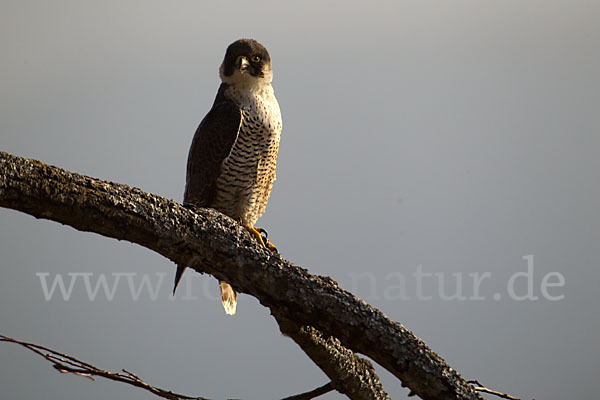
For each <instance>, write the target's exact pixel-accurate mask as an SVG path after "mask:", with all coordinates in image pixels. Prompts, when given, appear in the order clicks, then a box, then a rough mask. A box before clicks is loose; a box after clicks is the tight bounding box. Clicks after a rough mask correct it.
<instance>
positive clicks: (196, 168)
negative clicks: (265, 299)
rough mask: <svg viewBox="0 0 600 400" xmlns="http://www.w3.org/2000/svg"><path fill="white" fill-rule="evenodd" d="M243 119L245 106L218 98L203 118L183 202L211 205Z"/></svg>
mask: <svg viewBox="0 0 600 400" xmlns="http://www.w3.org/2000/svg"><path fill="white" fill-rule="evenodd" d="M221 92H222V89H220V90H219V94H218V95H217V101H218V100H219V97H220V95H221ZM241 123H242V110H240V108H239V107H238V106H237V105H236V104H235V103H233V102H230V101H223V102H219V103H217V102H215V104H214V105H213V107H212V108H211V110H210V111H209V112H208V114H206V117H204V119H203V120H202V122H200V126H198V129H197V130H196V134H195V135H194V139H193V140H192V146H191V147H190V152H189V154H188V163H187V178H186V183H185V193H184V194H183V204H184V205H192V206H196V207H210V205H211V203H212V200H213V198H214V197H215V192H216V183H217V178H218V177H219V175H220V174H221V165H222V163H223V160H224V159H225V158H226V157H227V156H228V155H229V154H230V153H231V149H232V148H233V144H234V143H235V141H236V140H237V137H238V133H239V130H240V125H241ZM185 268H186V266H185V265H178V266H177V272H176V273H175V285H174V286H173V295H175V290H176V289H177V285H178V284H179V281H180V280H181V277H182V276H183V272H184V271H185ZM234 296H235V293H234Z"/></svg>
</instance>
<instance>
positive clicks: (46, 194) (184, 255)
mask: <svg viewBox="0 0 600 400" xmlns="http://www.w3.org/2000/svg"><path fill="white" fill-rule="evenodd" d="M0 206H3V207H7V208H12V209H15V210H19V211H22V212H25V213H28V214H31V215H33V216H35V217H37V218H45V219H50V220H53V221H57V222H60V223H63V224H67V225H70V226H72V227H74V228H76V229H78V230H81V231H87V232H96V233H99V234H101V235H104V236H108V237H112V238H115V239H119V240H128V241H130V242H133V243H137V244H140V245H142V246H144V247H147V248H149V249H151V250H154V251H155V252H157V253H159V254H161V255H163V256H165V257H167V258H168V259H170V260H172V261H173V262H175V263H177V264H183V265H188V266H190V267H192V268H193V269H195V270H196V271H198V272H202V273H209V274H211V275H213V276H215V277H216V278H218V279H223V280H226V281H227V282H230V284H231V285H232V286H233V288H234V289H235V290H236V291H238V292H241V293H247V294H250V295H252V296H254V297H256V298H257V299H258V300H259V301H260V302H261V304H263V305H264V306H266V307H269V308H270V310H271V312H272V314H273V315H274V316H275V317H276V318H278V317H283V318H286V319H288V320H291V321H295V322H296V323H297V324H299V325H302V326H304V325H306V326H312V327H314V328H315V329H318V330H319V331H321V332H322V333H323V334H325V335H326V336H334V337H336V338H338V339H339V341H340V343H341V345H343V346H344V347H347V348H349V349H351V350H352V351H354V352H357V353H362V354H365V355H367V356H369V357H370V358H371V359H373V360H374V361H376V362H377V363H379V364H380V365H381V366H383V367H384V368H386V369H387V370H388V371H390V372H391V373H392V374H394V375H395V376H396V377H398V378H399V379H400V380H401V381H402V384H403V385H404V386H407V387H409V388H410V389H411V391H412V392H413V393H415V394H417V395H418V396H420V397H421V398H423V399H481V397H480V396H479V395H478V394H477V392H476V391H475V390H474V389H473V387H472V386H471V385H469V384H468V383H467V382H466V381H465V380H464V379H462V378H461V377H460V375H459V374H458V373H457V372H456V371H455V370H454V369H452V368H450V366H448V365H447V364H446V362H445V361H444V360H443V359H442V358H441V357H439V356H438V355H437V354H436V353H434V352H433V351H432V350H431V349H430V348H429V347H427V345H426V344H425V343H424V342H423V341H422V340H420V339H419V338H417V337H416V336H415V335H414V334H413V333H412V332H410V331H409V330H407V329H406V328H404V327H403V326H402V325H401V324H399V323H398V322H395V321H392V320H390V319H389V318H387V317H386V316H385V315H384V314H383V313H382V312H381V311H379V310H377V309H375V308H373V307H371V306H370V305H368V304H367V303H365V302H364V301H362V300H360V299H358V298H356V297H355V296H353V295H352V294H351V293H349V292H347V291H345V290H343V289H341V288H339V287H338V285H337V283H336V282H335V281H334V280H332V279H331V278H329V277H321V276H315V275H311V274H309V273H308V271H307V270H305V269H303V268H300V267H297V266H295V265H293V264H291V263H289V262H288V261H285V260H283V259H282V258H281V256H280V255H279V254H272V253H271V252H270V251H268V250H267V249H265V248H263V247H260V246H259V245H258V244H257V243H256V242H255V241H254V239H253V238H252V237H251V236H250V234H249V233H248V232H247V231H246V230H244V229H243V228H242V227H241V226H240V225H239V224H238V223H236V222H235V221H234V220H232V219H230V218H228V217H226V216H224V215H223V214H220V213H218V212H216V211H214V210H211V209H198V210H196V212H192V211H190V210H187V209H185V208H184V207H182V206H181V205H179V204H178V203H176V202H174V201H172V200H167V199H165V198H162V197H160V196H156V195H152V194H149V193H145V192H143V191H141V190H140V189H137V188H131V187H129V186H126V185H122V184H118V183H110V182H105V181H101V180H97V179H94V178H90V177H85V176H82V175H79V174H74V173H70V172H68V171H65V170H63V169H60V168H56V167H51V166H48V165H45V164H42V163H40V162H38V161H33V160H28V159H25V158H21V157H16V156H12V155H10V154H8V153H0Z"/></svg>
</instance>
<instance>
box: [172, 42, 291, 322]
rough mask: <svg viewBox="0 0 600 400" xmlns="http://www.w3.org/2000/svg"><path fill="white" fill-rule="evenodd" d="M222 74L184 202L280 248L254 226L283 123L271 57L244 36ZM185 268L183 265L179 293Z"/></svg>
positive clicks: (195, 143) (231, 305) (194, 153)
mask: <svg viewBox="0 0 600 400" xmlns="http://www.w3.org/2000/svg"><path fill="white" fill-rule="evenodd" d="M219 74H220V76H221V86H220V87H219V91H218V92H217V96H216V98H215V101H214V103H213V106H212V108H211V110H210V111H209V112H208V114H206V116H205V117H204V119H203V120H202V122H200V126H198V129H197V130H196V134H195V135H194V139H193V140H192V145H191V147H190V151H189V155H188V164H187V179H186V185H185V193H184V196H183V197H184V199H183V204H184V205H185V206H191V207H210V208H214V209H216V210H217V211H220V212H222V213H224V214H226V215H228V216H229V217H231V218H233V219H235V220H237V221H239V222H240V223H241V224H242V226H243V227H244V228H246V229H247V230H248V231H249V232H250V233H252V234H253V236H254V237H255V238H256V239H257V240H258V241H259V242H260V243H261V244H263V245H265V246H267V247H268V248H270V249H271V250H272V251H276V250H275V247H274V246H273V245H272V244H271V243H269V242H268V241H266V237H265V239H264V240H263V236H262V235H261V232H264V231H263V230H261V229H257V228H254V224H255V223H256V220H257V219H258V217H260V216H261V215H262V213H263V212H264V210H265V207H266V205H267V200H268V199H269V194H270V193H271V188H272V187H273V181H274V180H275V164H276V162H277V152H278V150H279V137H280V134H281V127H282V125H281V113H280V111H279V104H278V103H277V99H275V94H274V92H273V87H272V86H271V81H272V79H273V73H272V71H271V58H270V56H269V53H268V52H267V49H266V48H265V47H264V46H263V45H261V44H260V43H258V42H257V41H256V40H253V39H240V40H237V41H235V42H233V43H232V44H230V45H229V46H228V47H227V51H226V52H225V58H224V60H223V63H222V64H221V67H220V69H219ZM185 268H186V266H185V265H178V266H177V274H176V276H175V287H174V288H173V294H175V289H177V284H178V283H179V281H180V280H181V276H182V275H183V272H184V270H185ZM219 287H220V289H221V301H222V302H223V307H224V308H225V312H226V313H227V314H229V315H233V314H235V309H236V305H237V296H236V294H235V291H234V290H233V288H232V287H231V286H230V285H229V284H228V283H227V282H222V281H221V282H219Z"/></svg>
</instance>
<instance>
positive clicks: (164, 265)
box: [0, 0, 600, 399]
mask: <svg viewBox="0 0 600 400" xmlns="http://www.w3.org/2000/svg"><path fill="white" fill-rule="evenodd" d="M599 4H600V3H598V2H595V1H577V0H576V1H552V0H544V1H529V0H526V1H487V2H484V1H475V0H464V1H432V2H423V1H410V2H391V1H390V2H383V1H374V2H368V3H367V2H363V3H357V2H350V1H338V2H318V1H310V2H293V3H292V2H278V1H252V2H201V1H177V2H163V1H144V2H136V1H102V2H81V1H52V2H48V1H7V0H3V1H2V2H1V3H0V49H1V54H2V57H1V59H0V71H1V73H0V149H1V150H2V151H8V152H10V153H13V154H17V155H21V156H26V157H32V158H35V159H38V160H41V161H43V162H47V163H50V164H53V165H57V166H60V167H63V168H66V169H68V170H71V171H76V172H79V173H83V174H86V175H90V176H94V177H98V178H101V179H106V180H113V181H117V182H121V183H126V184H129V185H133V186H137V187H140V188H142V189H144V190H146V191H150V192H153V193H156V194H159V195H162V196H165V197H167V198H172V199H175V200H177V201H181V198H182V192H183V186H184V179H185V162H186V158H187V151H188V147H189V144H190V142H191V139H192V135H193V133H194V131H195V129H196V127H197V124H198V122H199V121H200V120H201V119H202V118H203V116H204V115H205V113H206V112H207V111H208V109H209V108H210V105H211V104H212V101H213V99H214V95H215V93H216V90H217V87H218V84H219V80H218V74H217V69H218V66H219V64H220V62H221V59H222V57H223V54H224V52H225V48H226V46H227V45H228V44H229V43H230V42H232V41H233V40H235V39H237V38H239V37H253V38H255V39H257V40H259V41H261V42H262V43H263V44H265V45H266V46H267V48H268V49H269V51H270V53H271V56H272V59H273V68H274V73H275V80H274V87H275V92H276V95H277V98H278V99H279V103H280V106H281V109H282V113H283V119H284V131H283V135H282V140H281V150H280V154H279V162H278V170H277V177H278V179H277V181H276V183H275V187H274V190H273V193H272V195H271V199H270V202H269V206H268V207H267V212H266V214H265V215H264V216H263V217H262V218H261V219H260V220H259V223H258V226H261V227H264V228H266V229H268V231H269V233H270V235H271V236H270V237H271V238H272V240H273V242H274V243H275V244H276V245H277V247H278V248H279V250H280V251H281V253H282V254H283V256H284V257H285V258H287V259H288V260H291V261H292V262H294V263H296V264H298V265H301V266H304V267H306V268H308V269H309V270H310V271H311V272H313V273H316V274H322V275H329V276H331V277H333V278H334V279H336V280H337V281H338V282H339V283H340V284H341V285H342V286H343V287H345V288H347V289H349V290H351V291H353V292H354V293H355V294H356V295H358V296H359V297H361V298H363V299H364V300H366V301H367V302H369V303H371V304H373V305H375V306H377V307H379V308H380V309H381V310H382V311H383V312H385V313H386V314H387V315H388V316H389V317H391V318H392V319H395V320H397V321H400V322H401V323H403V324H404V325H405V326H406V327H407V328H409V329H411V330H412V331H414V332H415V334H417V335H418V336H419V337H421V338H423V339H424V340H425V341H426V343H427V344H428V345H430V346H431V347H432V348H433V349H434V350H435V351H436V352H438V353H439V354H440V355H441V356H442V357H444V358H445V359H446V360H447V361H448V362H449V363H450V364H451V365H452V366H453V367H454V368H456V369H457V370H458V371H459V372H461V373H462V374H463V376H465V377H466V378H468V379H478V380H480V381H481V382H483V383H484V384H486V385H488V386H490V387H493V388H496V389H498V390H502V391H506V392H509V393H511V394H513V395H516V396H519V397H522V398H524V399H531V398H536V399H563V398H593V397H595V395H596V394H597V380H598V379H597V374H598V370H599V369H600V343H598V333H597V332H598V331H600V311H599V310H600V307H599V306H600V304H599V300H600V296H599V294H598V284H599V283H600V271H599V268H598V261H599V260H600V257H599V256H600V250H599V246H598V242H599V239H600V213H599V212H598V204H599V203H600V190H599V186H598V183H599V171H600V161H599V159H598V151H599V149H600V135H599V132H600V117H599V111H600V110H599V106H600V76H599V73H598V71H600V48H599V47H598V42H599V38H600V5H599ZM527 255H533V257H534V258H533V260H534V264H533V265H534V267H533V289H534V293H533V294H534V295H535V296H538V300H535V301H534V300H524V301H517V300H514V299H512V298H511V297H510V296H509V293H508V291H507V288H508V282H509V280H510V277H511V276H512V275H514V274H515V273H517V272H524V271H526V270H527V261H526V260H524V259H523V257H524V256H527ZM419 266H421V267H420V268H421V270H422V271H423V272H424V273H442V274H443V275H442V276H443V277H444V279H445V285H446V286H445V287H444V289H445V292H446V293H450V294H452V293H453V292H456V289H453V286H454V277H455V276H453V275H452V274H457V273H459V274H462V275H461V276H462V283H463V288H462V289H463V293H464V295H465V296H466V297H467V300H463V301H460V300H444V298H443V296H441V295H440V294H439V293H438V285H437V280H436V278H433V277H430V278H427V280H425V281H424V282H425V283H424V285H423V293H424V295H430V296H432V299H431V300H422V299H421V300H420V299H419V298H417V297H418V296H417V291H416V290H417V289H416V285H417V283H416V278H415V277H413V275H412V274H414V273H416V272H417V271H418V268H419ZM174 267H175V266H174V265H173V264H171V263H170V262H169V261H167V260H165V259H164V258H162V257H161V256H159V255H157V254H154V253H152V252H151V251H149V250H146V249H144V248H141V247H139V246H136V245H133V244H130V243H126V242H117V241H116V240H112V239H107V238H104V237H101V236H98V235H94V234H89V233H81V232H77V231H75V230H73V229H71V228H69V227H64V226H62V225H60V224H57V223H53V222H48V221H41V220H35V219H34V218H32V217H30V216H27V215H24V214H21V213H17V212H15V211H11V210H6V209H0V333H2V334H5V335H10V336H14V337H17V338H20V339H24V340H28V341H32V342H36V343H39V344H42V345H45V346H48V347H52V348H55V349H57V350H59V351H62V352H66V353H69V354H72V355H74V356H77V357H80V358H81V359H83V360H85V361H88V362H90V363H93V364H95V365H97V366H100V367H103V368H106V369H112V370H119V369H121V368H127V369H129V370H131V371H134V372H135V373H137V374H138V375H139V376H141V377H142V378H144V379H145V380H147V381H148V382H151V383H153V384H156V385H159V386H162V387H165V388H169V389H172V390H175V391H178V392H182V393H187V394H190V395H202V396H207V397H212V398H217V399H222V398H244V399H273V398H281V397H284V396H286V395H291V394H294V393H298V392H302V391H306V390H309V389H312V388H314V387H317V386H320V385H322V384H324V383H325V382H326V381H327V379H326V377H325V376H324V375H323V374H322V373H321V372H320V370H319V369H318V368H317V367H316V366H314V365H313V364H312V362H311V361H310V360H309V359H308V358H307V357H306V356H305V355H304V354H303V353H302V352H301V350H299V348H297V347H296V345H295V344H294V343H292V342H291V340H289V339H287V338H285V337H283V336H281V335H280V334H279V333H278V330H277V328H276V324H275V323H274V321H273V320H272V318H271V317H270V316H269V312H268V310H266V309H265V308H263V307H262V306H260V305H259V304H258V302H257V301H256V300H255V299H253V298H251V297H248V296H245V295H241V296H240V298H239V305H238V314H237V315H236V316H235V317H234V318H231V317H228V316H226V315H225V313H224V312H223V310H222V307H221V305H220V303H219V301H218V300H216V298H215V296H216V294H217V284H216V281H215V280H214V279H212V278H210V277H206V276H199V275H197V274H192V273H189V272H188V274H187V275H186V276H187V278H188V279H191V280H190V281H189V282H190V285H191V286H190V287H191V288H192V291H193V294H194V295H196V296H197V297H198V299H197V300H185V299H184V298H183V297H184V295H185V293H184V291H182V293H179V294H178V296H177V298H176V299H175V300H171V299H170V296H169V294H170V291H171V283H172V279H173V274H174V271H175V268H174ZM40 272H46V273H49V274H50V276H49V278H48V279H49V280H50V281H51V280H52V279H53V278H54V276H55V274H61V275H62V276H63V277H64V279H65V280H66V281H67V283H68V279H69V276H68V275H67V274H68V273H69V272H91V273H94V275H93V277H92V283H93V284H95V280H96V279H97V278H98V276H99V275H98V274H106V276H107V278H109V279H112V275H111V274H112V273H120V272H131V273H137V274H138V275H137V278H136V279H138V280H139V279H141V277H142V274H150V275H149V277H150V278H151V280H152V281H153V282H154V283H156V280H157V279H158V278H157V275H156V274H166V276H164V281H163V282H162V286H161V287H160V290H159V293H158V297H157V298H156V300H155V301H153V300H152V299H151V298H150V296H149V295H148V294H147V292H145V293H142V295H141V296H140V298H139V300H138V301H134V300H133V299H132V296H131V294H130V291H129V289H128V287H127V285H126V282H125V281H123V282H121V284H120V286H118V288H117V291H116V295H115V298H114V299H113V300H112V301H108V300H107V299H106V296H104V295H103V294H102V292H101V293H100V294H99V295H98V297H97V298H96V299H95V300H94V301H90V300H89V298H88V296H87V294H86V290H85V287H84V285H83V283H82V282H83V281H82V280H80V281H79V282H76V284H75V286H74V291H73V294H72V296H71V298H70V300H69V301H64V300H63V299H62V297H61V296H60V295H59V293H55V294H54V296H53V297H52V299H51V300H50V301H46V300H45V297H44V293H43V290H42V286H41V283H40V278H39V277H38V276H36V273H40ZM486 272H489V273H490V274H491V277H490V278H488V279H486V280H485V281H483V282H482V284H481V288H480V296H481V297H484V300H472V299H469V297H473V295H474V294H473V289H472V279H471V278H470V277H469V274H472V273H479V274H484V273H486ZM551 272H557V273H560V274H561V275H562V276H563V277H564V282H565V284H564V286H563V287H551V288H549V289H548V291H549V293H550V295H552V296H564V298H563V299H561V300H556V301H551V300H548V299H546V298H544V297H543V296H542V292H541V290H540V287H541V283H542V280H543V278H544V276H545V275H546V274H548V273H551ZM360 273H367V274H363V276H362V277H359V278H357V276H358V275H357V274H360ZM400 274H401V275H402V276H403V277H404V278H405V280H406V293H405V295H406V296H405V298H404V299H403V298H401V297H400V296H399V289H398V285H399V282H400V281H399V279H400V278H399V276H400ZM548 279H550V278H548ZM557 279H558V278H556V275H554V277H553V278H551V279H550V280H549V282H556V281H557ZM123 280H125V278H123ZM515 282H516V283H515V292H516V293H517V294H519V295H521V294H523V293H525V292H526V290H527V284H526V282H525V278H523V277H521V278H519V279H517V280H516V281H515ZM138 283H139V282H138ZM204 288H206V290H208V292H206V290H205V289H204ZM495 294H499V295H500V299H499V300H495V299H494V295H495ZM380 370H381V369H380ZM381 378H382V380H383V383H384V385H385V387H386V389H387V391H388V392H389V393H390V394H391V396H392V398H395V399H398V398H406V396H407V394H408V391H407V390H406V389H403V388H401V387H400V384H399V382H398V381H396V380H395V379H394V378H393V377H391V376H390V375H389V374H388V373H386V372H385V371H382V370H381ZM0 387H1V388H2V393H3V396H5V397H6V398H50V399H76V398H86V399H107V398H129V399H150V398H153V397H152V396H151V395H149V394H147V393H145V392H144V391H141V390H140V389H136V388H132V387H129V386H127V385H124V384H118V383H112V382H106V381H103V380H99V381H97V382H93V383H92V382H89V381H88V380H86V379H83V378H78V377H73V376H65V375H61V374H58V373H56V372H55V371H54V370H53V369H52V368H50V366H49V365H48V364H47V363H46V362H45V361H44V360H42V359H40V358H39V357H37V356H35V355H33V354H31V353H29V352H28V351H26V350H24V349H21V348H19V347H17V346H14V345H10V344H0ZM325 398H327V399H337V398H340V396H339V395H337V394H330V395H328V396H326V397H325Z"/></svg>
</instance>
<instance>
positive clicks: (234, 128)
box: [183, 101, 242, 207]
mask: <svg viewBox="0 0 600 400" xmlns="http://www.w3.org/2000/svg"><path fill="white" fill-rule="evenodd" d="M241 122H242V111H241V110H240V108H239V106H238V105H237V104H235V103H233V102H230V101H224V102H220V103H218V104H217V103H215V104H214V105H213V107H212V109H211V110H210V111H209V112H208V114H206V117H204V119H203V120H202V122H200V126H198V129H197V130H196V134H195V135H194V139H193V140H192V146H191V147H190V152H189V154H188V164H187V179H186V184H185V193H184V195H183V204H185V205H193V206H196V207H210V204H211V202H212V200H213V198H214V196H215V191H216V182H217V178H218V177H219V175H220V174H221V165H222V163H223V160H224V159H225V158H226V157H227V156H228V155H229V154H230V153H231V149H232V147H233V144H234V143H235V141H236V140H237V137H238V132H239V130H240V125H241Z"/></svg>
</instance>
